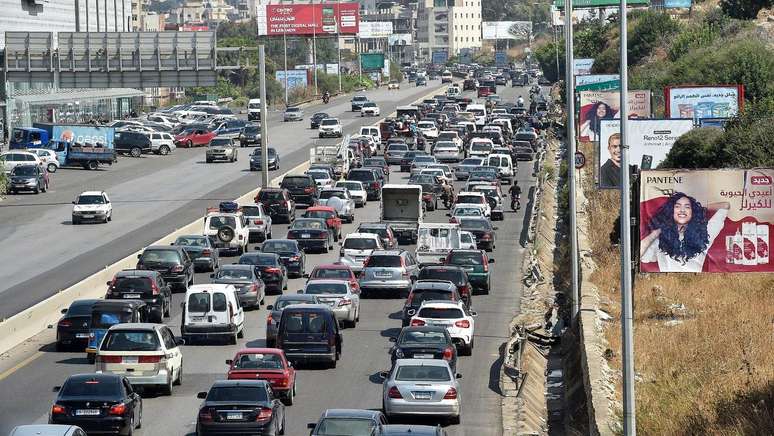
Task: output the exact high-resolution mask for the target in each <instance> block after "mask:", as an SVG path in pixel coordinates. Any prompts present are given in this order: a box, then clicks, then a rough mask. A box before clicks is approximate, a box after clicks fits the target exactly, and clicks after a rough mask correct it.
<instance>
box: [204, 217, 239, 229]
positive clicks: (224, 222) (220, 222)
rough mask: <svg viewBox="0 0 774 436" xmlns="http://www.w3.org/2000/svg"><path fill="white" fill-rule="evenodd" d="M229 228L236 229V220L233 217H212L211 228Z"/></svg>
mask: <svg viewBox="0 0 774 436" xmlns="http://www.w3.org/2000/svg"><path fill="white" fill-rule="evenodd" d="M225 226H229V227H231V228H232V229H233V228H236V218H235V217H233V216H214V217H210V226H209V227H210V228H211V229H213V230H218V229H220V228H221V227H225Z"/></svg>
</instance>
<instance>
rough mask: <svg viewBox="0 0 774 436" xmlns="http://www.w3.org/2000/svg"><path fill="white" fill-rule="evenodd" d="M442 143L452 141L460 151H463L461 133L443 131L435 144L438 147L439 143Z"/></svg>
mask: <svg viewBox="0 0 774 436" xmlns="http://www.w3.org/2000/svg"><path fill="white" fill-rule="evenodd" d="M442 141H451V142H453V143H455V144H456V145H457V147H459V148H460V149H462V146H463V145H464V144H463V142H464V141H463V139H462V138H461V137H460V133H459V132H457V131H456V130H443V131H441V132H440V133H438V139H437V141H436V143H435V145H436V146H438V143H440V142H442Z"/></svg>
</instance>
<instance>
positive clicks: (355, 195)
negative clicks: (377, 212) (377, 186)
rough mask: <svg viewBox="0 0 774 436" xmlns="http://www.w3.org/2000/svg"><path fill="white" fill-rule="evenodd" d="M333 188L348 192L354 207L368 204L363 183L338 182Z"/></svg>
mask: <svg viewBox="0 0 774 436" xmlns="http://www.w3.org/2000/svg"><path fill="white" fill-rule="evenodd" d="M333 187H334V188H345V189H346V190H347V191H349V195H350V196H351V197H352V199H353V200H354V201H355V206H356V207H363V206H365V205H366V204H368V192H366V190H365V187H364V186H363V182H358V181H355V180H339V181H338V182H336V184H335V185H334V186H333Z"/></svg>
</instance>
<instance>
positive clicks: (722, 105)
mask: <svg viewBox="0 0 774 436" xmlns="http://www.w3.org/2000/svg"><path fill="white" fill-rule="evenodd" d="M664 94H665V97H666V98H665V100H666V111H665V112H666V116H667V117H670V118H691V119H701V118H728V117H732V116H734V115H736V114H737V112H739V109H740V108H741V106H742V105H743V104H744V101H743V99H744V88H743V87H742V86H741V85H729V86H686V87H667V88H666V89H664Z"/></svg>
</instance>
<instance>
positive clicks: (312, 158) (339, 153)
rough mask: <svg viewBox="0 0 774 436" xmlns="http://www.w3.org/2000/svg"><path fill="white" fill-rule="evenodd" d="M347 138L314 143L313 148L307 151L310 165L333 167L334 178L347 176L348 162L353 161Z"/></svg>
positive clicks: (322, 140)
mask: <svg viewBox="0 0 774 436" xmlns="http://www.w3.org/2000/svg"><path fill="white" fill-rule="evenodd" d="M348 144H349V136H346V137H344V138H342V139H321V140H317V141H315V145H314V147H312V148H311V149H309V163H310V164H328V165H331V166H333V172H334V174H333V175H334V176H335V177H341V176H342V174H347V173H348V172H349V168H350V162H351V161H352V160H353V159H352V158H354V156H352V158H351V157H350V155H351V154H352V152H351V151H350V150H349V147H348Z"/></svg>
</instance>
